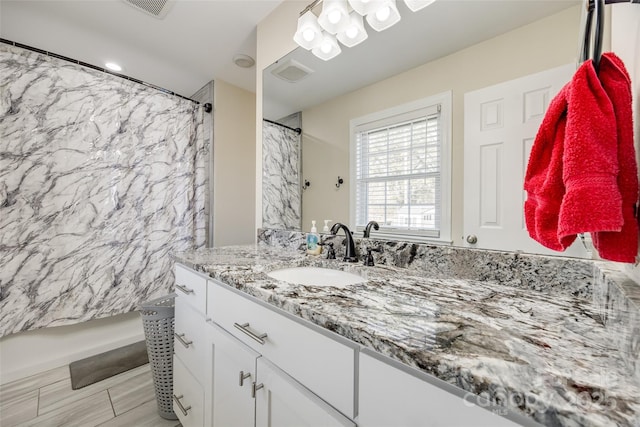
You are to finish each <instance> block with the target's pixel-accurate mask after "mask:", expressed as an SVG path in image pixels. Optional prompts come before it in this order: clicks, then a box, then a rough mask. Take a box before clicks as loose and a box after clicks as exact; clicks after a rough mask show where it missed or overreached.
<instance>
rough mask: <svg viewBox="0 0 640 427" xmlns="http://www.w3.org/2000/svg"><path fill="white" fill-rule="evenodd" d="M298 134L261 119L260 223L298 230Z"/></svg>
mask: <svg viewBox="0 0 640 427" xmlns="http://www.w3.org/2000/svg"><path fill="white" fill-rule="evenodd" d="M300 144H301V138H300V135H299V134H298V133H297V132H295V131H293V130H291V129H288V128H286V127H283V126H279V125H276V124H273V123H269V122H266V121H263V122H262V159H263V160H262V226H263V227H265V228H281V229H285V230H292V229H297V230H299V229H300V227H301V222H302V212H301V206H302V200H301V195H300V191H301V186H300V167H301V152H300V149H301V146H300Z"/></svg>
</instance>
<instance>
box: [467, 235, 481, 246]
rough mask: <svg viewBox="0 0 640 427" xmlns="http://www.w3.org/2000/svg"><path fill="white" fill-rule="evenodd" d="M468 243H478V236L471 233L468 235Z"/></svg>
mask: <svg viewBox="0 0 640 427" xmlns="http://www.w3.org/2000/svg"><path fill="white" fill-rule="evenodd" d="M467 243H470V244H472V245H475V244H476V243H478V238H477V237H476V235H475V234H469V235H468V236H467Z"/></svg>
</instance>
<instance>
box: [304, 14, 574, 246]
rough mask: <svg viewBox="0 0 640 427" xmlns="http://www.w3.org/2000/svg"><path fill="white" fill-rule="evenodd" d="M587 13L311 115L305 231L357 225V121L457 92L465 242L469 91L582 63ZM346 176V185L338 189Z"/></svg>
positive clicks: (455, 180)
mask: <svg viewBox="0 0 640 427" xmlns="http://www.w3.org/2000/svg"><path fill="white" fill-rule="evenodd" d="M579 24H580V10H579V8H578V7H573V8H570V9H567V10H565V11H562V12H560V13H558V14H556V15H553V16H551V17H548V18H545V19H543V20H540V21H538V22H535V23H533V24H530V25H527V26H525V27H522V28H519V29H517V30H514V31H511V32H510V33H506V34H504V35H501V36H499V37H496V38H493V39H491V40H488V41H485V42H482V43H480V44H477V45H474V46H472V47H470V48H467V49H464V50H461V51H459V52H456V53H454V54H452V55H449V56H446V57H444V58H441V59H438V60H435V61H431V62H429V63H427V64H424V65H422V66H420V67H417V68H414V69H412V70H409V71H407V72H405V73H402V74H399V75H396V76H394V77H391V78H389V79H387V80H383V81H381V82H379V83H376V84H374V85H371V86H368V87H365V88H363V89H360V90H357V91H355V92H352V93H350V94H347V95H344V96H341V97H339V98H335V99H333V100H331V101H329V102H326V103H324V104H322V105H319V106H317V107H314V108H312V109H309V110H306V111H303V116H302V123H303V133H304V138H303V145H302V150H303V176H304V178H305V179H308V180H309V181H310V182H311V187H310V189H309V190H306V191H305V193H304V194H303V210H302V212H303V227H304V229H306V228H308V227H309V224H310V223H311V220H312V219H315V220H318V223H321V221H322V220H324V219H331V220H333V221H341V222H347V221H349V185H350V184H351V180H350V179H349V177H348V176H349V121H350V120H351V119H353V118H356V117H360V116H363V115H366V114H369V113H373V112H376V111H380V110H383V109H386V108H390V107H393V106H396V105H400V104H403V103H406V102H410V101H413V100H416V99H421V98H425V97H428V96H432V95H436V94H438V93H441V92H445V91H448V90H451V91H452V92H453V106H452V108H453V111H452V117H453V129H452V147H453V152H452V163H453V164H452V167H453V171H452V237H453V240H454V244H459V245H461V244H462V233H463V230H462V218H463V212H462V209H463V207H462V201H463V173H464V170H463V168H464V165H463V157H464V156H463V144H464V139H463V137H464V134H463V132H464V117H463V110H464V105H463V100H464V94H465V92H468V91H471V90H476V89H480V88H483V87H485V86H490V85H493V84H497V83H500V82H504V81H507V80H511V79H514V78H517V77H521V76H525V75H527V74H532V73H535V72H539V71H543V70H546V69H549V68H552V67H556V66H559V65H563V64H567V63H574V62H575V61H576V55H577V52H578V46H577V42H578V33H579V31H578V28H579ZM338 175H340V176H342V177H345V185H343V186H342V187H341V188H340V189H339V190H338V189H336V188H335V182H336V180H337V177H338Z"/></svg>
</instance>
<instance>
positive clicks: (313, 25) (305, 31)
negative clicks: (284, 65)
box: [293, 9, 322, 50]
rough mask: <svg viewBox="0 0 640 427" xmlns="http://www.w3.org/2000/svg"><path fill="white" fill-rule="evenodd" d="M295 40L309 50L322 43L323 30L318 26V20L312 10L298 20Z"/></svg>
mask: <svg viewBox="0 0 640 427" xmlns="http://www.w3.org/2000/svg"><path fill="white" fill-rule="evenodd" d="M293 40H294V41H295V42H296V43H298V44H299V45H300V46H302V47H303V48H305V49H307V50H311V49H313V48H315V47H316V46H318V45H319V44H320V42H321V41H322V28H320V25H318V18H316V15H314V14H313V12H312V11H311V9H309V10H306V12H304V13H303V14H302V15H300V18H298V29H297V30H296V33H295V35H294V36H293Z"/></svg>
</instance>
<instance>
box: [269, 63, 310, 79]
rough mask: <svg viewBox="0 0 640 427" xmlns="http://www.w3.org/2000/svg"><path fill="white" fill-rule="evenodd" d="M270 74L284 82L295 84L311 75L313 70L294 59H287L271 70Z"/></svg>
mask: <svg viewBox="0 0 640 427" xmlns="http://www.w3.org/2000/svg"><path fill="white" fill-rule="evenodd" d="M271 73H272V74H273V75H274V76H276V77H278V78H280V79H282V80H284V81H287V82H289V83H295V82H299V81H300V80H302V79H304V78H305V77H307V76H308V75H309V74H311V73H313V70H312V69H311V68H309V67H306V66H304V65H302V64H301V63H299V62H298V61H296V60H295V59H288V60H286V61H284V62H283V63H282V64H280V65H278V66H277V67H276V68H274V69H273V70H271Z"/></svg>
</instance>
